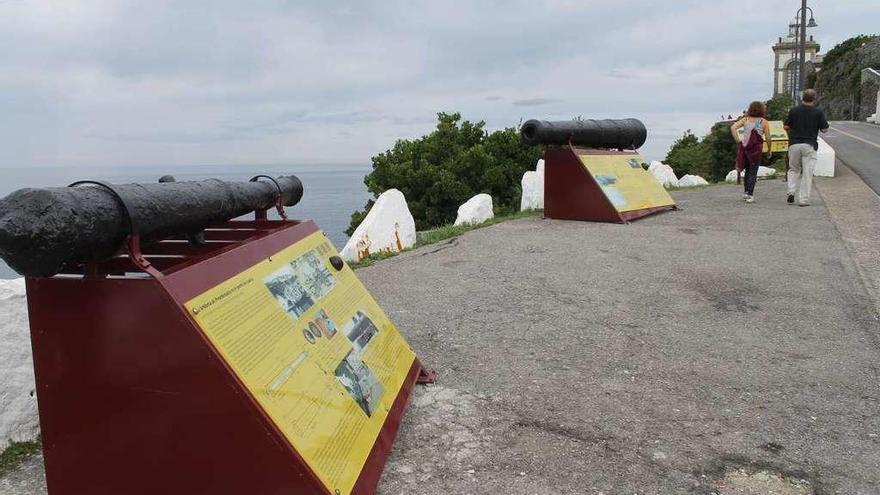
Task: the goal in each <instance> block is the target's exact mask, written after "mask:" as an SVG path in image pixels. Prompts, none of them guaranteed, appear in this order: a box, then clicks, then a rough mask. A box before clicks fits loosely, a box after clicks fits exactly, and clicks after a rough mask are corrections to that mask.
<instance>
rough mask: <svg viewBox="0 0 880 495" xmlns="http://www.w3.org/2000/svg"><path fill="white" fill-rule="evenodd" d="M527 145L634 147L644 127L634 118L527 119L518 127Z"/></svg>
mask: <svg viewBox="0 0 880 495" xmlns="http://www.w3.org/2000/svg"><path fill="white" fill-rule="evenodd" d="M520 134H521V135H522V138H523V140H524V141H525V142H526V143H527V144H530V145H565V144H570V145H572V146H583V147H586V148H605V149H637V148H640V147H641V146H642V145H643V144H645V141H646V140H647V139H648V130H647V129H646V128H645V124H643V123H642V122H641V121H640V120H638V119H605V120H593V119H587V120H566V121H557V122H548V121H546V120H535V119H532V120H528V121H526V122H525V123H524V124H523V125H522V128H521V129H520Z"/></svg>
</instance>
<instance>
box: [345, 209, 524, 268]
mask: <svg viewBox="0 0 880 495" xmlns="http://www.w3.org/2000/svg"><path fill="white" fill-rule="evenodd" d="M540 214H541V210H529V211H521V212H517V213H512V214H510V215H500V216H497V217H495V218H492V219H490V220H486V221H485V222H483V223H480V224H476V225H443V226H442V227H437V228H436V229H431V230H425V231H423V232H417V233H416V245H415V246H413V247H411V248H409V249H404V250H403V251H402V252H404V253H405V252H407V251H411V250H413V249H418V248H420V247H422V246H428V245H430V244H436V243H438V242H441V241H445V240H447V239H452V238H455V237H458V236H460V235H462V234H464V233H465V232H470V231H472V230H476V229H482V228H483V227H489V226H491V225H496V224H499V223H501V222H507V221H510V220H518V219H520V218H531V217H535V216H538V215H540ZM398 254H400V253H395V252H381V253H376V254H371V255H369V256H367V257H366V258H364V259H362V260H361V261H359V262H357V263H349V266H350V267H351V268H352V269H353V270H357V269H358V268H365V267H368V266H371V265H373V264H374V263H377V262H379V261H382V260H384V259H388V258H392V257H394V256H397V255H398Z"/></svg>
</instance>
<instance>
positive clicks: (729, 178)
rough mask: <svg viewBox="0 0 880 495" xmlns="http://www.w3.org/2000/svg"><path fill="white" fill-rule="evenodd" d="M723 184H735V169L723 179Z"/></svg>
mask: <svg viewBox="0 0 880 495" xmlns="http://www.w3.org/2000/svg"><path fill="white" fill-rule="evenodd" d="M724 182H736V169H733V170H731V171H730V172H729V173H728V174H727V177H725V178H724Z"/></svg>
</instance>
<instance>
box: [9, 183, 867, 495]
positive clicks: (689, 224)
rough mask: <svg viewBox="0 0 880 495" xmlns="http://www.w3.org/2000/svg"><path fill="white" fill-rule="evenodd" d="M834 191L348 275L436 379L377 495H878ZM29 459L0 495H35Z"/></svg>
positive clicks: (730, 204)
mask: <svg viewBox="0 0 880 495" xmlns="http://www.w3.org/2000/svg"><path fill="white" fill-rule="evenodd" d="M835 180H837V179H829V181H828V182H827V183H825V182H823V183H820V184H819V187H818V189H819V192H817V195H816V197H814V199H813V206H811V207H807V208H799V207H796V206H789V205H787V204H785V188H784V184H783V183H782V182H780V181H778V180H771V181H761V182H759V184H758V187H757V191H756V198H757V202H756V203H755V204H752V205H746V204H744V203H743V202H742V201H741V200H740V199H739V195H740V191H739V189H738V188H736V187H734V186H730V185H723V186H714V187H708V188H704V189H700V190H694V191H680V192H676V193H674V196H675V198H676V200H677V201H678V203H679V205H680V206H681V207H682V211H680V212H672V213H665V214H662V215H658V216H654V217H651V218H647V219H643V220H640V221H638V222H634V223H632V224H630V225H611V224H596V223H576V222H563V221H552V220H541V219H538V218H534V219H524V220H518V221H513V222H507V223H502V224H499V225H496V226H493V227H490V228H485V229H480V230H476V231H473V232H470V233H468V234H466V235H464V236H462V237H460V238H458V239H454V240H450V241H447V242H445V243H442V244H439V245H432V246H426V247H424V248H422V249H419V250H415V251H412V252H409V253H406V254H405V255H402V256H399V257H396V258H391V259H389V260H386V261H383V262H380V263H378V264H376V265H374V266H372V267H369V268H365V269H362V270H359V271H358V274H359V276H360V277H361V278H362V279H363V280H364V282H365V283H366V285H367V286H368V287H369V289H370V290H371V291H372V292H373V294H374V295H375V296H376V297H377V299H378V300H379V302H380V304H381V305H382V306H383V307H384V308H385V309H386V311H387V312H388V313H389V315H390V316H391V317H392V319H394V320H395V322H396V323H397V324H398V326H399V327H400V328H401V330H402V331H403V332H404V333H405V334H406V335H407V337H408V338H409V340H410V343H411V344H412V345H413V347H414V348H415V349H416V350H417V352H418V353H419V355H420V357H421V358H422V360H423V362H425V363H426V364H427V365H429V366H431V367H433V368H436V369H437V371H438V372H439V382H438V384H437V385H436V386H433V387H429V388H420V389H419V390H418V391H417V393H416V395H415V398H414V401H413V403H412V405H411V407H410V409H409V411H408V412H407V416H406V419H405V422H404V426H403V428H402V430H401V432H400V435H399V437H398V441H397V443H396V444H395V447H394V452H393V455H392V458H391V459H390V461H389V463H388V465H387V467H386V469H385V473H384V475H383V478H382V481H381V484H380V487H379V493H380V494H383V495H398V494H400V495H403V494H407V495H412V494H415V495H441V494H442V495H447V494H456V495H458V494H475V495H476V494H486V493H504V494H512V495H535V494H540V495H550V494H600V493H601V494H606V495H608V494H628V495H631V494H633V493H637V494H683V493H695V494H707V495H708V494H710V493H719V494H734V493H770V491H771V490H772V491H773V493H777V494H778V493H797V494H803V493H816V494H824V495H828V494H847V495H858V494H865V495H867V494H877V493H880V380H878V379H880V368H878V362H880V333H878V328H880V321H878V314H877V311H876V308H877V305H876V304H877V302H876V301H875V300H874V299H872V297H871V292H869V290H868V289H866V285H865V283H864V280H865V279H864V278H863V273H862V271H861V268H860V266H859V264H858V263H857V259H858V258H854V256H853V255H852V254H851V253H852V251H851V250H849V249H848V245H847V242H848V241H847V240H846V238H847V237H852V236H851V235H850V234H847V235H846V236H841V232H850V231H848V230H846V228H841V227H840V226H839V225H838V224H836V223H835V221H837V222H840V221H843V222H847V221H860V218H855V219H854V218H852V217H850V216H847V215H837V214H834V213H829V210H828V209H826V206H825V204H826V201H828V202H829V205H830V204H831V202H832V201H833V202H835V203H836V204H838V205H839V204H844V203H845V201H846V197H845V196H841V197H837V196H836V195H839V194H844V195H846V194H851V192H852V191H851V190H847V189H846V188H844V189H841V190H838V189H835V188H833V187H828V185H830V184H832V182H833V181H835ZM829 198H832V199H829ZM837 207H838V206H834V207H832V209H834V208H837ZM38 463H39V460H35V461H32V462H31V463H30V464H28V467H27V469H28V470H30V471H29V472H31V473H32V474H31V475H30V476H26V477H25V478H26V479H24V480H22V476H21V475H16V476H18V477H17V478H15V479H16V480H17V481H18V483H19V486H25V485H24V483H29V484H30V486H29V487H28V488H27V491H22V490H23V489H19V488H16V487H15V486H12V485H10V484H8V483H7V484H5V485H4V484H3V483H4V482H0V491H2V493H4V494H6V495H24V494H28V495H32V494H34V493H36V494H42V493H45V491H42V490H43V489H41V490H40V491H34V490H33V489H32V486H33V482H34V480H35V479H36V480H37V482H39V481H40V478H39V474H33V473H34V472H38V471H39V470H38V469H36V471H35V465H36V468H38V467H39V465H38ZM16 490H18V491H16Z"/></svg>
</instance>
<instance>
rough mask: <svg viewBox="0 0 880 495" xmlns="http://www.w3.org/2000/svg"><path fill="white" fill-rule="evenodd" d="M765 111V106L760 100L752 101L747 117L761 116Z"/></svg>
mask: <svg viewBox="0 0 880 495" xmlns="http://www.w3.org/2000/svg"><path fill="white" fill-rule="evenodd" d="M766 113H767V107H765V106H764V104H763V103H761V102H760V101H753V102H752V103H751V104H750V105H749V117H763V116H764V115H765V114H766Z"/></svg>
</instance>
